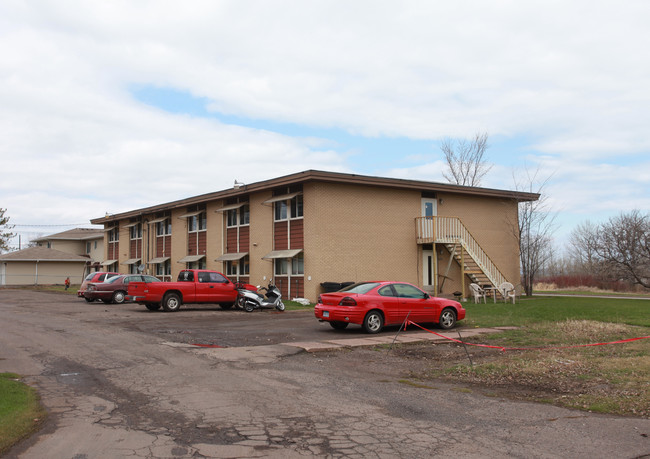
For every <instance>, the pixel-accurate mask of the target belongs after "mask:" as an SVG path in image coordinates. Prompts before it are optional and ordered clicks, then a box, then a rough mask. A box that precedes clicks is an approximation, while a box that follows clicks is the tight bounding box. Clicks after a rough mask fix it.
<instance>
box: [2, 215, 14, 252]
mask: <svg viewBox="0 0 650 459" xmlns="http://www.w3.org/2000/svg"><path fill="white" fill-rule="evenodd" d="M6 211H7V209H2V208H0V253H2V252H4V251H7V250H9V240H10V239H11V238H12V237H14V236H15V234H14V233H12V232H10V231H9V230H11V229H13V225H10V224H9V217H5V212H6Z"/></svg>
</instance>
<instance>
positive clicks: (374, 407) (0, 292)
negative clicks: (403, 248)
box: [0, 289, 650, 459]
mask: <svg viewBox="0 0 650 459" xmlns="http://www.w3.org/2000/svg"><path fill="white" fill-rule="evenodd" d="M396 331H397V330H396V328H393V329H390V328H389V329H388V330H387V331H386V332H384V333H382V334H381V335H380V336H379V337H368V336H367V335H365V334H364V333H363V332H362V331H361V329H360V328H352V327H351V328H350V329H349V330H344V331H336V330H333V329H332V328H331V327H329V325H327V324H324V323H319V322H318V321H317V320H316V319H315V318H314V317H313V313H312V312H311V311H289V312H285V313H275V312H274V311H255V312H253V313H246V312H243V311H236V310H229V311H224V310H221V309H219V308H218V307H217V308H212V307H203V306H201V307H196V308H187V309H181V310H180V311H179V312H176V313H163V312H150V311H148V310H146V309H145V308H144V307H142V306H137V305H133V304H125V305H120V306H114V305H105V304H102V303H97V304H87V303H86V302H84V301H83V300H79V299H77V298H74V297H69V296H67V295H61V294H54V293H47V292H35V291H29V290H11V289H0V371H2V372H5V371H11V372H16V373H19V374H22V375H24V377H25V381H26V382H28V383H29V384H31V385H33V386H34V387H36V388H37V389H38V391H39V394H40V395H41V397H42V402H43V403H44V405H45V406H46V408H47V409H48V412H49V417H48V419H47V420H46V421H45V423H44V424H43V425H42V426H41V430H40V431H39V432H38V433H37V434H35V435H34V436H32V437H31V438H29V439H28V440H26V441H24V442H22V443H20V444H19V445H17V446H16V447H15V448H14V449H12V450H11V451H10V452H9V453H8V454H7V457H11V458H13V457H16V458H39V459H40V458H42V457H55V458H99V457H127V456H128V457H133V458H140V457H141V458H158V457H183V458H185V457H194V458H205V457H210V458H212V457H214V458H224V457H231V458H244V457H246V458H250V457H276V458H279V457H282V458H283V459H287V458H294V457H296V458H298V457H301V458H304V457H332V458H338V457H353V458H355V457H356V458H360V457H363V458H366V457H376V458H382V457H385V458H395V457H405V458H406V457H408V458H429V457H477V458H478V457H497V458H498V457H545V458H546V457H547V458H551V457H573V458H590V459H591V458H595V457H624V458H633V457H635V458H636V457H643V456H644V455H647V454H649V453H650V439H648V434H650V421H649V420H647V419H632V418H622V417H615V416H603V415H597V414H593V413H585V412H576V411H572V410H567V409H563V408H558V407H554V406H549V405H543V404H534V403H525V402H516V401H511V400H508V398H506V397H501V396H495V395H493V394H492V395H490V394H486V393H483V392H481V391H480V390H477V389H476V388H471V387H464V386H457V385H455V384H450V383H448V382H436V383H435V384H431V385H418V384H405V383H404V381H405V380H407V379H408V378H409V374H410V373H409V372H410V371H411V370H412V369H413V368H416V367H418V366H421V365H425V364H426V362H423V361H420V360H418V359H410V360H409V359H404V358H402V357H400V356H398V355H396V354H394V353H391V352H388V351H387V346H377V345H376V344H380V343H381V341H371V343H374V344H367V343H368V341H365V340H367V339H372V340H375V339H378V340H386V342H388V341H392V339H393V338H394V336H395V334H396ZM418 333H421V332H418V331H416V330H410V331H407V332H406V333H405V334H400V338H399V339H409V338H414V339H415V338H418ZM306 343H320V344H321V345H323V346H324V347H325V349H326V350H325V349H323V348H321V349H314V350H316V351H317V352H305V350H306ZM346 343H347V345H346ZM363 343H366V344H363ZM197 344H202V345H207V346H218V347H201V346H197ZM432 346H438V343H435V342H432ZM443 346H447V345H443ZM444 349H446V350H447V351H448V350H449V348H448V347H445V348H444ZM459 352H462V350H459ZM441 355H443V354H441Z"/></svg>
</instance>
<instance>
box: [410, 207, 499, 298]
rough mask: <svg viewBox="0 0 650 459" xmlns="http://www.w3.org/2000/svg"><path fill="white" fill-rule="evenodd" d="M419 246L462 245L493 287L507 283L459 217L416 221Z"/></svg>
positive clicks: (424, 218)
mask: <svg viewBox="0 0 650 459" xmlns="http://www.w3.org/2000/svg"><path fill="white" fill-rule="evenodd" d="M415 226H416V231H417V242H418V244H428V243H440V244H457V243H460V244H462V246H463V248H464V249H465V251H466V252H467V254H468V255H469V256H470V257H472V259H473V260H474V261H475V262H476V264H477V265H478V266H479V268H481V270H482V271H483V272H484V273H485V275H486V276H487V277H488V279H490V282H492V285H494V286H495V287H498V286H499V285H501V284H502V283H503V282H506V277H505V276H504V275H503V274H502V273H501V271H499V268H497V266H496V265H495V264H494V262H493V261H492V260H491V259H490V257H489V256H488V254H487V253H485V250H483V248H482V247H481V246H480V245H479V243H478V242H477V241H476V239H474V236H472V234H471V233H470V232H469V230H468V229H467V227H465V225H464V224H463V222H462V221H461V220H460V218H458V217H417V218H416V219H415Z"/></svg>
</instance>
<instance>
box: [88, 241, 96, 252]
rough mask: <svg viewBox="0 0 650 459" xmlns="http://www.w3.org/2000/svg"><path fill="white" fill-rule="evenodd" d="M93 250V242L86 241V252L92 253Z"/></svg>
mask: <svg viewBox="0 0 650 459" xmlns="http://www.w3.org/2000/svg"><path fill="white" fill-rule="evenodd" d="M95 244H96V243H95ZM91 250H92V243H90V242H86V253H90V251H91Z"/></svg>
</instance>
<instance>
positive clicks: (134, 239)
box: [91, 170, 539, 301]
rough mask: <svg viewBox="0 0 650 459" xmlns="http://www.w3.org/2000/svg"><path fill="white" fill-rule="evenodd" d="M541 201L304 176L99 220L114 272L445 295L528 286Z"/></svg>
mask: <svg viewBox="0 0 650 459" xmlns="http://www.w3.org/2000/svg"><path fill="white" fill-rule="evenodd" d="M538 198H539V195H537V194H534V193H522V192H515V191H508V190H495V189H488V188H476V187H464V186H458V185H452V184H445V183H434V182H426V181H419V180H403V179H391V178H382V177H370V176H361V175H355V174H343V173H333V172H323V171H314V170H310V171H305V172H300V173H296V174H291V175H287V176H284V177H278V178H274V179H271V180H266V181H262V182H257V183H252V184H236V186H234V187H233V188H230V189H226V190H222V191H217V192H214V193H209V194H205V195H201V196H196V197H192V198H187V199H182V200H179V201H174V202H169V203H164V204H159V205H155V206H151V207H147V208H143V209H135V210H132V211H128V212H123V213H120V214H116V215H108V216H104V217H101V218H97V219H94V220H91V223H93V224H101V225H104V228H105V232H104V234H105V236H104V243H105V244H104V245H105V258H104V260H103V262H102V265H103V266H104V268H105V269H106V270H109V271H119V272H138V271H140V272H148V273H150V274H154V275H156V276H159V277H160V278H161V279H164V280H170V279H173V278H175V277H176V276H177V274H178V272H179V271H180V270H181V269H184V268H186V267H195V268H206V269H215V270H219V271H222V272H224V273H225V274H227V275H228V276H229V277H230V278H231V279H238V280H242V281H245V282H250V283H253V284H265V283H266V282H267V281H268V280H269V278H273V279H274V280H275V282H276V284H277V285H278V286H279V287H280V288H281V289H282V292H283V295H284V296H285V297H286V298H294V297H306V298H309V299H310V300H312V301H315V300H316V299H317V297H318V294H319V293H321V292H322V291H323V287H322V286H321V284H322V283H326V282H354V281H363V280H379V279H381V280H400V281H407V282H411V283H413V284H416V285H419V286H420V287H422V288H424V289H426V290H428V291H430V292H432V293H433V294H436V295H450V294H451V293H452V292H454V291H457V290H460V291H464V292H465V293H466V292H467V286H468V284H469V282H478V283H480V284H490V285H499V284H500V283H501V282H504V281H509V282H511V283H513V284H515V285H517V284H519V283H520V274H519V245H518V233H517V231H518V224H517V216H518V211H517V209H518V203H519V202H521V201H530V200H536V199H538Z"/></svg>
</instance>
